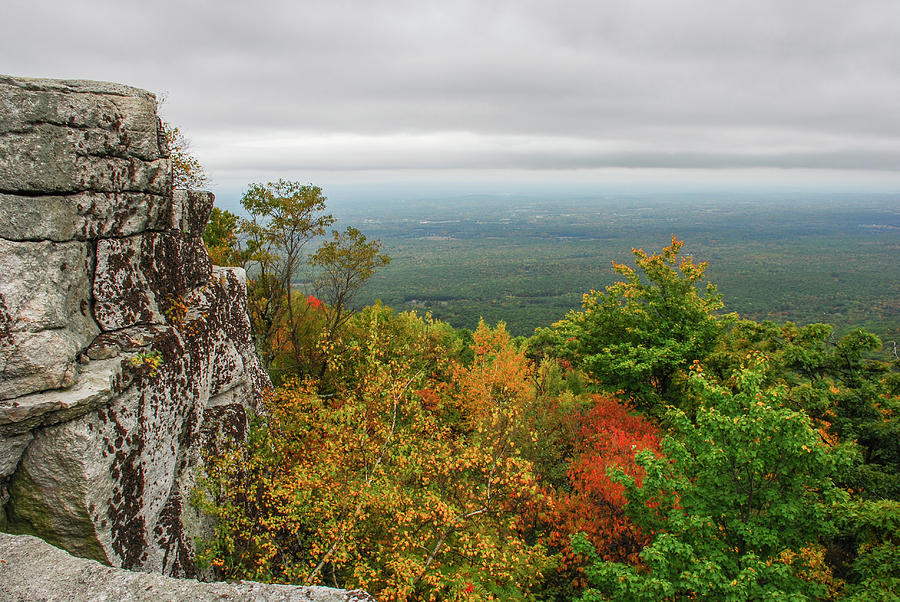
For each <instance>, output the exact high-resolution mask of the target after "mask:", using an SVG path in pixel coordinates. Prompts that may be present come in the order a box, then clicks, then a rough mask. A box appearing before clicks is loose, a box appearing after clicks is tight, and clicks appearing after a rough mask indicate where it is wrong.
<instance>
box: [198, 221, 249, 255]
mask: <svg viewBox="0 0 900 602" xmlns="http://www.w3.org/2000/svg"><path fill="white" fill-rule="evenodd" d="M239 219H240V218H239V217H238V216H237V215H235V214H234V213H232V212H230V211H223V210H221V209H219V208H218V207H213V208H212V211H211V212H210V214H209V223H207V224H206V229H205V230H204V231H203V243H204V244H205V245H206V250H207V251H208V252H209V258H210V260H211V261H212V262H213V265H221V266H243V265H244V260H243V257H242V253H241V249H240V245H239V241H238V237H237V228H238V220H239Z"/></svg>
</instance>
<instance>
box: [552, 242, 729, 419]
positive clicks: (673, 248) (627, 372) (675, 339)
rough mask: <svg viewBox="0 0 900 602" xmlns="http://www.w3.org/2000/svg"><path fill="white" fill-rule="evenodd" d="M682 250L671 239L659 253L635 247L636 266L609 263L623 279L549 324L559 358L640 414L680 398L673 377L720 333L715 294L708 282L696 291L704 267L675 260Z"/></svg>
mask: <svg viewBox="0 0 900 602" xmlns="http://www.w3.org/2000/svg"><path fill="white" fill-rule="evenodd" d="M683 246H684V242H683V241H680V240H678V239H677V238H675V237H674V236H673V237H672V244H671V245H670V246H668V247H665V248H664V249H663V250H662V252H661V253H659V254H654V255H649V254H647V253H646V252H644V251H643V250H641V249H634V251H633V252H634V257H635V263H636V264H637V269H635V268H631V267H629V266H626V265H623V264H618V263H613V268H614V269H615V271H616V272H617V273H618V274H620V275H622V276H623V277H624V278H625V279H624V281H620V282H617V283H615V284H612V285H610V286H608V287H607V288H606V290H605V291H591V292H590V293H587V294H585V295H584V298H583V301H582V310H581V311H572V312H570V313H569V315H568V316H567V317H566V318H565V319H564V320H562V321H560V322H558V323H557V324H555V329H556V331H557V335H558V340H559V341H560V345H561V347H562V349H561V351H562V353H563V355H564V356H566V357H568V358H570V359H571V360H572V361H573V362H574V363H575V364H576V365H577V366H579V367H580V368H581V369H583V370H584V371H585V372H587V373H588V374H589V375H590V376H591V377H593V378H594V379H595V381H596V382H597V384H599V386H600V387H601V388H603V389H606V390H609V391H612V392H615V391H617V390H622V391H624V392H625V393H626V395H628V396H629V397H631V398H632V399H633V400H634V403H635V405H636V406H637V407H639V408H642V409H649V410H655V409H658V407H659V406H660V405H661V404H662V403H663V402H670V403H672V402H674V403H677V402H679V401H681V399H682V396H683V391H682V390H681V383H680V382H679V377H681V376H683V371H684V370H685V369H686V368H687V367H688V366H690V365H691V364H692V363H693V362H694V361H696V360H700V359H703V358H704V357H706V356H707V355H708V354H709V353H710V352H711V351H712V350H713V349H714V347H715V345H716V343H717V341H718V339H719V336H720V334H721V325H720V320H719V318H718V317H717V316H716V315H715V314H714V313H713V312H715V311H716V310H718V309H721V308H722V306H723V304H722V300H721V297H720V295H719V294H718V292H717V290H716V287H715V286H714V285H713V284H711V283H707V285H706V286H705V287H702V288H701V287H700V284H701V282H702V281H703V280H704V278H705V277H706V267H707V264H706V263H694V260H693V258H692V257H690V256H688V257H679V253H680V251H681V248H682V247H683Z"/></svg>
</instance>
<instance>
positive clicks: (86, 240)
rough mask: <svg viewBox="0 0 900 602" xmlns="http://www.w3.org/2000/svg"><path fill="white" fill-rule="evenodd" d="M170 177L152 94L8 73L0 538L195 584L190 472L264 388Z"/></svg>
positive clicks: (2, 137)
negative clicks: (25, 537) (11, 536)
mask: <svg viewBox="0 0 900 602" xmlns="http://www.w3.org/2000/svg"><path fill="white" fill-rule="evenodd" d="M171 181H172V178H171V162H170V159H169V157H168V149H167V148H166V144H165V137H164V135H163V131H162V128H161V126H160V121H159V119H158V117H157V115H156V100H155V98H154V97H153V95H151V94H149V93H147V92H144V91H142V90H137V89H134V88H129V87H126V86H120V85H115V84H106V83H97V82H84V81H55V80H32V79H23V78H11V77H5V76H0V530H5V531H10V532H20V533H32V534H35V535H38V536H40V537H41V538H43V539H45V540H47V541H49V542H51V543H53V544H55V545H58V546H60V547H62V548H64V549H66V550H68V551H69V552H71V553H73V554H75V555H78V556H84V557H88V558H94V559H96V560H99V561H100V562H103V563H106V564H111V565H114V566H118V567H125V568H133V569H142V570H149V571H155V572H161V573H163V574H166V575H179V576H181V575H186V576H192V575H194V574H195V567H194V562H193V536H195V535H196V534H197V529H198V528H199V527H198V526H197V525H198V524H199V517H197V516H196V515H195V514H194V511H193V509H192V507H191V506H190V503H189V498H190V493H191V490H192V488H193V485H194V474H195V472H196V471H195V468H196V466H197V465H198V463H199V462H202V457H203V454H204V450H205V449H208V448H209V447H210V446H212V445H214V444H215V442H216V441H218V440H219V438H221V437H224V436H234V437H237V438H240V437H242V436H243V434H244V432H245V429H246V425H247V414H248V412H252V411H255V410H256V409H257V408H258V407H259V406H258V404H259V402H260V395H261V393H262V392H263V391H264V390H265V389H266V388H267V387H268V386H269V382H268V378H267V376H266V375H265V372H264V371H263V370H262V369H261V367H260V364H259V361H258V359H257V357H256V355H255V351H254V349H253V344H252V339H251V336H250V324H249V321H248V318H247V312H246V287H245V277H244V273H243V271H242V270H240V269H233V268H230V269H226V268H219V267H214V266H211V265H210V261H209V257H208V255H207V253H206V250H205V248H204V246H203V242H202V239H201V235H202V232H203V229H204V227H205V225H206V222H207V220H208V218H209V212H210V210H211V207H212V201H213V197H212V195H211V194H209V193H204V192H193V191H192V192H187V191H174V192H173V191H172V189H171Z"/></svg>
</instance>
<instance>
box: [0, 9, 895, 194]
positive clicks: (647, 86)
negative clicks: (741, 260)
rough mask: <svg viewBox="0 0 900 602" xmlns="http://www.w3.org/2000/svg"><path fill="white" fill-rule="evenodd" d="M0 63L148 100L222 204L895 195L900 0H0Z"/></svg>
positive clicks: (2, 68) (1, 67)
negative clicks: (415, 195) (441, 195)
mask: <svg viewBox="0 0 900 602" xmlns="http://www.w3.org/2000/svg"><path fill="white" fill-rule="evenodd" d="M0 72H3V73H7V74H11V75H22V76H34V77H60V78H84V79H97V80H110V81H116V82H122V83H127V84H130V85H134V86H138V87H141V88H145V89H148V90H150V91H152V92H155V93H157V94H159V95H165V96H166V97H167V100H166V102H165V103H164V105H163V108H162V111H163V114H164V116H165V117H166V118H167V119H168V120H169V121H170V122H172V123H173V124H176V125H178V126H179V127H181V128H182V129H183V130H184V132H185V133H186V134H187V135H188V137H189V138H190V139H191V140H192V143H193V151H194V153H195V154H196V156H197V157H198V158H199V159H200V161H201V162H202V163H203V164H204V165H205V166H206V168H207V170H208V171H209V173H210V175H211V177H212V179H213V181H214V183H215V186H214V189H215V190H218V191H221V192H225V193H226V194H229V193H231V192H232V191H234V190H238V191H239V190H240V189H241V188H242V187H243V186H244V185H246V183H248V182H251V181H265V180H270V179H275V178H278V177H285V178H290V179H300V180H304V181H314V182H315V183H317V184H320V185H324V186H326V193H327V192H328V190H327V186H335V187H337V188H338V189H342V188H341V187H342V186H343V187H344V188H343V189H344V190H350V189H351V188H352V186H358V187H359V189H361V190H363V189H365V187H366V186H368V185H369V184H378V185H379V186H382V187H384V186H391V185H393V184H397V183H401V182H407V183H409V182H419V183H422V184H423V185H428V184H435V185H440V184H442V183H444V184H446V183H456V184H457V185H460V186H462V187H463V188H465V186H471V187H472V189H473V190H475V189H477V188H478V187H479V186H481V185H483V186H484V187H485V188H491V187H493V188H492V189H497V190H499V189H502V188H503V187H504V186H506V187H515V186H520V187H523V188H527V187H528V186H530V185H531V184H535V185H537V184H541V185H544V184H547V183H553V182H557V183H581V184H582V185H584V186H588V187H590V186H593V185H597V186H598V187H600V188H602V187H603V186H604V185H610V184H613V183H618V184H622V185H626V186H627V185H629V183H633V184H635V185H637V184H640V183H653V182H656V183H658V184H660V185H663V186H666V185H669V184H672V183H681V184H683V185H687V186H691V185H699V186H703V185H718V184H723V185H725V184H727V185H739V186H740V185H747V186H762V187H766V186H772V187H775V188H777V187H779V186H788V187H790V186H796V187H799V188H804V187H807V188H810V189H816V188H821V189H826V190H827V189H830V188H832V187H833V188H839V189H842V190H854V189H858V190H886V191H900V2H898V1H896V0H885V1H874V0H852V1H846V2H835V1H829V0H810V1H805V0H772V1H769V0H742V1H729V0H705V1H686V0H658V1H643V0H627V1H626V0H622V1H621V2H610V1H602V0H591V1H585V2H581V1H568V0H556V1H547V2H536V1H528V0H510V1H491V0H479V1H473V2H469V1H455V0H440V1H434V2H433V1H428V0H411V1H407V2H402V1H376V0H359V1H354V0H348V1H341V0H328V1H324V2H308V1H279V2H266V1H264V0H259V1H257V2H251V1H247V0H242V1H240V2H229V1H223V0H210V1H206V2H192V1H190V0H179V1H169V0H153V1H142V2H130V1H127V0H65V1H58V2H47V1H44V0H28V1H19V0H3V2H2V5H0Z"/></svg>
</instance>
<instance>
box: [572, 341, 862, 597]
mask: <svg viewBox="0 0 900 602" xmlns="http://www.w3.org/2000/svg"><path fill="white" fill-rule="evenodd" d="M765 363H766V362H765V359H764V358H762V357H759V356H754V357H752V358H751V362H750V365H749V366H748V367H745V368H744V369H742V370H741V371H740V372H739V373H737V374H735V375H734V380H733V381H732V382H733V386H734V390H731V389H730V388H728V387H725V386H722V385H717V384H715V383H714V382H713V381H711V380H709V379H707V378H706V377H705V376H703V374H702V373H701V372H700V370H699V366H698V367H697V369H696V370H695V371H694V372H693V374H692V376H691V377H690V380H691V383H692V385H693V386H694V387H695V388H696V390H697V394H698V396H699V398H700V400H701V404H700V407H699V408H698V410H697V414H696V420H695V421H692V420H690V419H689V418H688V416H687V415H686V414H685V413H684V412H683V411H681V410H678V409H674V408H672V409H670V410H669V412H668V414H667V418H668V420H669V422H670V424H671V425H672V428H671V431H670V434H669V435H668V436H666V437H665V438H664V439H663V442H662V449H663V454H664V455H663V456H661V457H657V456H655V455H653V454H651V453H649V452H642V453H641V454H639V463H640V464H641V465H642V466H643V468H644V471H645V475H646V476H645V479H644V482H643V485H642V486H641V487H638V486H637V485H636V483H635V480H634V478H633V477H630V476H628V475H626V474H625V473H623V472H622V471H618V472H615V473H614V476H615V478H616V479H617V480H618V481H619V482H620V483H622V484H623V485H624V486H625V488H626V496H627V498H628V500H629V504H628V507H627V508H628V514H629V517H630V518H631V519H632V520H633V521H635V523H636V524H638V525H639V526H640V527H641V528H643V529H645V530H646V531H647V532H653V533H656V535H655V537H654V539H653V541H652V543H651V544H650V545H648V546H647V547H645V548H644V549H643V551H642V552H641V553H640V557H641V559H642V561H643V563H644V565H645V566H644V568H643V569H641V570H639V569H637V568H635V567H634V566H629V565H624V564H619V563H612V562H601V561H600V560H599V559H598V558H597V555H596V553H594V552H593V549H592V548H591V546H590V545H589V544H588V543H587V542H586V540H585V539H584V538H583V537H582V538H580V539H579V540H578V541H577V542H576V543H575V547H576V548H577V549H578V550H580V551H581V552H582V553H585V554H587V555H588V556H589V557H590V558H591V560H592V563H591V566H590V568H589V570H588V571H587V576H588V578H589V579H590V580H591V582H592V583H593V585H594V587H595V589H590V590H588V591H587V592H586V593H585V596H584V598H583V600H602V599H606V598H605V597H604V596H611V597H612V599H615V600H626V599H627V600H663V599H679V598H697V599H703V600H775V599H797V600H800V599H805V597H806V596H809V597H819V596H824V595H826V594H827V593H828V592H827V587H826V586H825V585H824V584H823V583H820V582H818V581H824V580H826V579H821V580H818V581H817V580H816V579H814V578H811V576H810V575H811V574H812V572H813V568H814V567H813V566H812V563H811V562H810V557H815V556H816V554H817V553H818V554H819V555H821V554H820V552H821V549H822V548H821V547H820V544H822V543H823V542H824V541H827V538H828V537H830V536H831V535H833V534H834V533H835V532H836V530H835V526H834V521H833V518H832V517H831V516H830V509H831V508H832V506H833V504H834V503H835V502H837V501H840V500H842V499H845V498H846V493H845V492H844V491H843V490H841V489H839V488H837V487H836V486H835V485H834V484H833V480H832V479H833V478H834V477H835V476H836V475H837V474H838V473H839V472H840V471H841V470H843V468H844V467H845V466H846V465H847V463H848V460H849V452H847V453H845V450H844V449H843V448H832V447H829V446H827V445H825V444H823V442H822V441H821V440H820V438H819V436H818V433H817V432H816V430H815V429H814V428H813V426H812V423H811V421H810V420H809V418H808V417H807V416H806V415H805V414H804V413H802V412H797V411H794V410H791V409H789V408H786V407H784V406H783V405H782V404H781V400H782V397H783V396H784V390H783V389H782V388H768V389H766V388H763V387H762V383H763V380H764V378H765ZM810 550H813V552H812V553H811V552H810ZM801 552H802V553H801Z"/></svg>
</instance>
